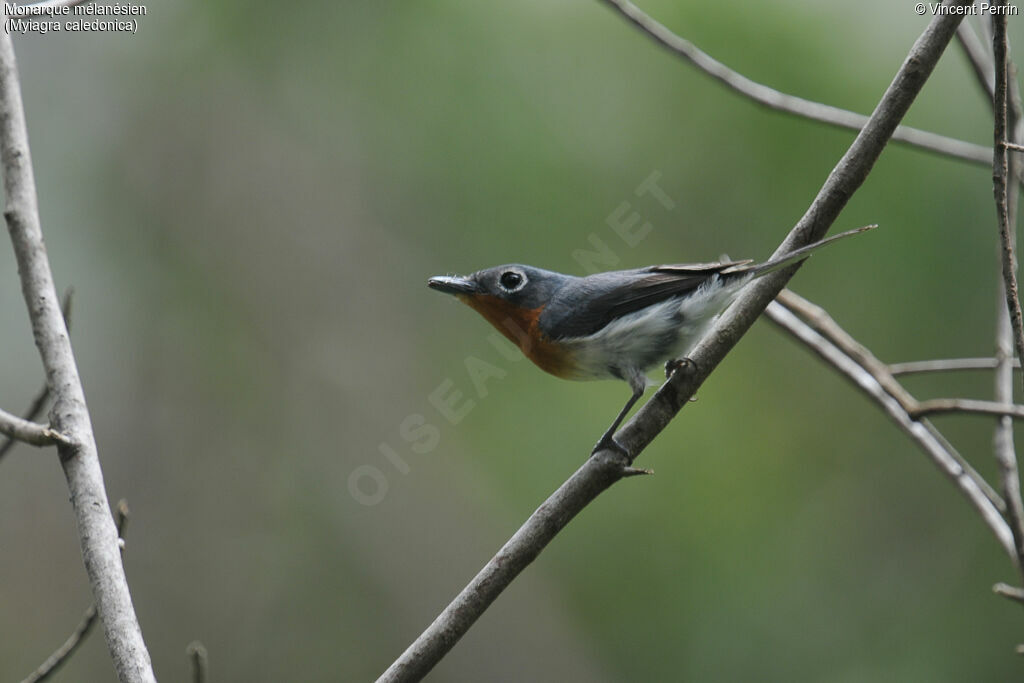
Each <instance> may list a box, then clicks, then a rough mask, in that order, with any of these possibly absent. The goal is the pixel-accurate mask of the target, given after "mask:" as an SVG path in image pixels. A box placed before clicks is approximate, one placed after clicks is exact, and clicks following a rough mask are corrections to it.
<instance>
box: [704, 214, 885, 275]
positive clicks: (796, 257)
mask: <svg viewBox="0 0 1024 683" xmlns="http://www.w3.org/2000/svg"><path fill="white" fill-rule="evenodd" d="M877 227H878V226H877V225H865V226H864V227H861V228H857V229H855V230H847V231H846V232H841V233H839V234H838V235H833V236H832V237H827V238H825V239H823V240H819V241H817V242H814V243H813V244H808V245H807V246H806V247H800V248H799V249H794V250H793V251H791V252H789V253H788V254H783V255H782V256H776V257H775V258H771V259H768V260H767V261H765V262H764V263H757V264H752V265H742V266H736V267H735V268H730V269H728V270H723V271H722V275H729V274H732V273H736V274H743V275H753V276H754V277H760V276H762V275H767V274H768V273H771V272H773V271H776V270H778V269H779V268H784V267H786V266H788V265H790V264H792V263H795V262H797V261H802V260H803V259H805V258H807V257H808V256H810V255H811V254H812V253H814V252H815V251H817V250H818V249H821V248H822V247H824V246H825V245H828V244H832V243H833V242H835V241H837V240H841V239H843V238H845V237H850V236H851V235H858V234H860V233H862V232H867V231H868V230H872V229H874V228H877Z"/></svg>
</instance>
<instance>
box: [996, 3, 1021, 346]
mask: <svg viewBox="0 0 1024 683" xmlns="http://www.w3.org/2000/svg"><path fill="white" fill-rule="evenodd" d="M992 50H993V54H994V55H995V59H994V63H995V74H996V77H995V99H994V102H995V104H994V108H995V154H994V155H993V162H992V187H993V193H994V194H995V201H996V214H997V216H998V219H999V240H1000V243H1001V245H1002V250H1001V252H1000V254H1001V256H1002V267H1003V286H1004V288H1005V289H1004V292H1005V294H1006V308H1007V310H1009V312H1010V323H1011V326H1012V328H1013V339H1014V346H1015V347H1016V349H1017V357H1018V358H1024V314H1022V313H1021V307H1020V293H1019V291H1018V288H1017V272H1016V269H1017V258H1016V255H1015V254H1014V249H1013V235H1012V228H1011V226H1010V217H1009V209H1008V207H1007V201H1008V200H1007V191H1008V190H1007V176H1008V175H1009V162H1008V161H1007V155H1006V132H1007V98H1008V85H1007V79H1008V76H1007V70H1008V66H1007V62H1008V59H1007V51H1008V48H1007V44H1006V17H1005V16H1003V15H997V16H994V17H992Z"/></svg>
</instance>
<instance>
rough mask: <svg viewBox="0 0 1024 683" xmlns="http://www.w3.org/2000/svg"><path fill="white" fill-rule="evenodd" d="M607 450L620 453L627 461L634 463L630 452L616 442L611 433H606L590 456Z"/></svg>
mask: <svg viewBox="0 0 1024 683" xmlns="http://www.w3.org/2000/svg"><path fill="white" fill-rule="evenodd" d="M605 450H608V451H613V452H615V453H619V454H620V455H622V456H623V457H625V458H626V459H627V460H630V461H632V459H633V458H632V457H631V456H630V454H629V451H627V450H626V449H625V447H624V446H623V445H622V444H620V443H619V442H618V441H616V440H615V436H614V434H612V433H610V432H608V433H606V434H605V435H604V436H602V437H601V439H600V441H598V442H597V443H596V444H595V445H594V450H592V451H590V454H591V455H593V454H594V453H597V452H598V451H605Z"/></svg>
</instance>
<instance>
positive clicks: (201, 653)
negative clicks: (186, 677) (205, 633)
mask: <svg viewBox="0 0 1024 683" xmlns="http://www.w3.org/2000/svg"><path fill="white" fill-rule="evenodd" d="M185 654H186V655H187V656H188V661H189V665H190V667H191V669H192V683H206V670H207V657H206V648H205V647H203V644H202V643H200V642H199V641H198V640H193V641H192V642H191V643H189V644H188V647H186V648H185Z"/></svg>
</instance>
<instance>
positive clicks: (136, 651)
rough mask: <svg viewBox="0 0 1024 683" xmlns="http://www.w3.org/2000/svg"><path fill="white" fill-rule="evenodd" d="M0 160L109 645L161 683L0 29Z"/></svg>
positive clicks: (133, 671) (121, 670)
mask: <svg viewBox="0 0 1024 683" xmlns="http://www.w3.org/2000/svg"><path fill="white" fill-rule="evenodd" d="M0 161H2V165H3V176H4V177H3V180H4V196H5V211H4V217H5V218H6V219H7V227H8V231H9V232H10V236H11V243H12V245H13V246H14V254H15V257H16V259H17V262H18V274H19V276H20V278H21V289H22V294H23V295H24V298H25V304H26V307H27V309H28V313H29V318H30V320H31V322H32V334H33V336H34V338H35V342H36V347H37V348H38V349H39V353H40V356H41V357H42V361H43V368H44V369H45V371H46V381H47V384H48V385H49V387H50V394H51V395H52V397H53V401H54V404H53V408H52V409H51V411H50V422H51V424H52V427H53V429H55V430H57V431H59V432H60V433H61V434H64V435H65V436H67V437H68V439H69V440H70V442H71V443H70V445H60V446H59V447H58V452H59V454H60V462H61V467H62V468H63V469H64V476H65V478H66V479H67V482H68V489H69V491H70V493H71V503H72V507H73V509H74V512H75V517H76V521H77V523H78V537H79V539H80V542H81V546H82V558H83V560H84V562H85V569H86V572H87V573H88V575H89V583H90V585H91V588H92V594H93V599H94V600H95V601H96V605H97V608H98V610H99V614H100V618H101V619H102V621H103V630H104V636H105V638H106V641H107V648H108V649H109V650H110V654H111V657H112V659H113V662H114V668H115V670H116V671H117V675H118V678H119V679H120V680H121V681H122V683H127V682H129V681H131V682H136V681H142V682H147V683H148V682H150V681H155V680H156V678H155V676H154V675H153V666H152V663H151V662H150V658H149V652H148V651H147V650H146V644H145V641H144V640H143V638H142V630H141V629H140V628H139V622H138V618H137V617H136V616H135V610H134V608H133V607H132V600H131V593H130V591H129V589H128V581H127V579H126V578H125V574H124V566H123V564H122V563H121V553H120V551H119V548H118V537H117V528H116V527H115V525H114V519H113V517H112V516H111V513H110V504H109V502H108V500H107V493H106V490H105V488H104V485H103V472H102V471H101V469H100V461H99V454H98V451H97V449H96V440H95V437H94V435H93V430H92V424H91V421H90V418H89V410H88V407H87V406H86V402H85V392H84V390H83V389H82V382H81V379H80V377H79V375H78V368H77V367H76V365H75V357H74V352H73V351H72V349H71V342H70V339H69V338H68V332H67V327H66V326H65V325H64V319H63V317H62V315H61V311H60V305H59V303H58V301H59V299H58V296H57V289H56V287H55V286H54V282H53V274H52V272H51V271H50V263H49V259H48V258H47V255H46V246H45V245H44V242H43V233H42V229H41V227H40V224H39V208H38V206H37V203H36V187H35V178H34V177H33V174H32V157H31V153H30V150H29V144H28V130H27V127H26V124H25V112H24V109H23V106H22V101H21V86H20V84H19V82H18V71H17V65H16V62H15V57H14V48H13V46H12V44H11V37H10V36H9V35H7V34H0Z"/></svg>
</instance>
